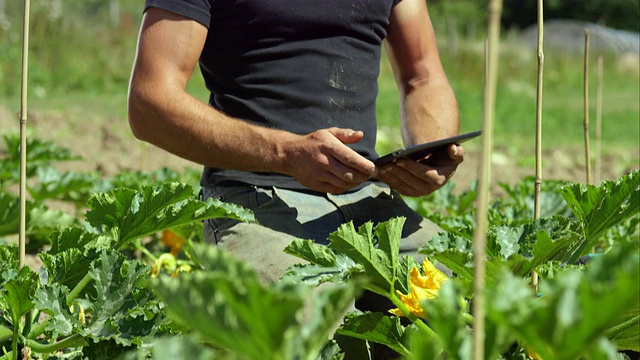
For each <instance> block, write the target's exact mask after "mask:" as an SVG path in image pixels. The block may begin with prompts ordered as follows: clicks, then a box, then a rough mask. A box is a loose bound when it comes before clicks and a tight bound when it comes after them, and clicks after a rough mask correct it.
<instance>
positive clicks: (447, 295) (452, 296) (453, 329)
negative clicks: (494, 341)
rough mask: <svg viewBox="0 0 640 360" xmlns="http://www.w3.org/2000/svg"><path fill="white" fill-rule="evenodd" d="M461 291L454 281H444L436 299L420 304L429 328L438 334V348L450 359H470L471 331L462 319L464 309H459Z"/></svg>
mask: <svg viewBox="0 0 640 360" xmlns="http://www.w3.org/2000/svg"><path fill="white" fill-rule="evenodd" d="M461 289H462V287H461V286H459V285H458V283H456V282H455V281H452V280H448V281H445V282H444V283H443V284H442V287H441V288H440V290H439V291H438V297H437V298H435V299H432V300H427V301H424V302H422V304H421V305H422V308H423V309H424V311H425V314H426V318H427V320H428V323H429V326H430V327H431V328H432V329H433V330H434V331H435V332H436V333H437V334H438V337H439V339H440V346H442V349H443V350H444V352H445V353H446V354H447V355H448V356H449V358H451V359H469V358H471V331H470V330H469V329H468V328H467V326H466V323H465V320H464V318H463V317H462V313H463V311H465V309H463V308H462V307H461V301H464V300H463V292H462V290H461ZM487 358H488V359H493V358H494V357H487Z"/></svg>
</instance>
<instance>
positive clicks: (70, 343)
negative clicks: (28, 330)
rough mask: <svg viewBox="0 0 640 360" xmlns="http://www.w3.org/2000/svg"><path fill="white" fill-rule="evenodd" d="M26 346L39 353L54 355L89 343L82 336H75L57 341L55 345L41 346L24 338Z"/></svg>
mask: <svg viewBox="0 0 640 360" xmlns="http://www.w3.org/2000/svg"><path fill="white" fill-rule="evenodd" d="M23 341H24V345H25V346H28V347H30V348H31V350H33V351H35V352H38V353H45V354H48V353H52V352H56V351H58V350H62V349H67V348H74V347H79V346H86V345H87V341H86V340H85V339H84V337H82V335H80V334H73V335H71V336H69V337H67V338H64V339H62V340H60V341H56V342H55V343H53V344H41V343H39V342H37V341H35V340H32V339H26V338H23Z"/></svg>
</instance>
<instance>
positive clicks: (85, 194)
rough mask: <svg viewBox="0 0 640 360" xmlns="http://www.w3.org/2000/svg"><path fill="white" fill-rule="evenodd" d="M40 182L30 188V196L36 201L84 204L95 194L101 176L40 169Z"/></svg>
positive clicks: (38, 174) (37, 173)
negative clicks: (95, 186)
mask: <svg viewBox="0 0 640 360" xmlns="http://www.w3.org/2000/svg"><path fill="white" fill-rule="evenodd" d="M36 175H37V177H38V182H36V183H34V184H33V185H31V186H29V187H28V190H29V194H30V195H31V196H32V197H33V199H35V200H36V201H43V200H46V199H55V200H62V201H71V202H75V203H78V204H84V203H86V202H87V200H89V198H90V197H91V195H92V194H93V193H94V190H93V188H94V184H96V183H97V182H98V181H99V179H100V176H99V174H97V173H80V172H75V171H67V172H65V173H60V172H59V171H58V170H56V169H54V168H52V167H46V168H38V169H37V172H36Z"/></svg>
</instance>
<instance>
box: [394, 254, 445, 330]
mask: <svg viewBox="0 0 640 360" xmlns="http://www.w3.org/2000/svg"><path fill="white" fill-rule="evenodd" d="M422 269H423V270H424V276H423V275H422V274H421V273H420V270H418V268H417V267H415V266H414V267H413V269H411V272H410V274H409V286H410V287H411V293H410V294H407V295H404V294H402V293H401V292H400V291H397V290H396V292H397V293H398V296H399V297H400V301H402V303H403V304H404V305H405V306H406V307H407V309H409V312H411V314H413V315H415V316H418V317H420V318H423V319H424V318H425V317H426V315H425V313H424V310H423V309H422V306H421V305H420V302H422V301H424V300H428V299H434V298H435V297H436V296H438V291H439V290H440V286H441V285H442V283H443V282H444V281H445V280H447V276H446V275H445V274H443V273H442V272H441V271H440V270H438V269H437V268H436V267H435V266H434V265H433V264H432V263H431V262H430V261H429V260H428V259H426V258H425V259H424V261H423V262H422ZM389 312H390V313H392V314H395V315H398V316H404V313H403V312H402V310H400V309H398V308H396V309H391V310H389Z"/></svg>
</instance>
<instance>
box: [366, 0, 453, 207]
mask: <svg viewBox="0 0 640 360" xmlns="http://www.w3.org/2000/svg"><path fill="white" fill-rule="evenodd" d="M385 46H386V47H385V49H386V50H387V54H388V56H389V59H390V62H391V65H392V68H393V72H394V75H395V77H396V83H397V85H398V90H399V92H400V101H401V103H400V115H401V121H402V137H403V140H404V143H405V145H414V144H419V143H422V142H426V141H431V140H437V139H442V138H445V137H449V136H453V135H456V134H458V128H459V121H458V106H457V102H456V98H455V95H454V93H453V90H452V89H451V86H450V85H449V82H448V80H447V77H446V75H445V73H444V70H443V68H442V64H441V62H440V57H439V55H438V49H437V44H436V40H435V35H434V32H433V27H432V25H431V20H430V18H429V14H428V11H427V7H426V3H425V1H424V0H403V1H401V2H400V3H398V5H396V6H395V7H394V9H393V12H392V14H391V18H390V24H389V28H388V35H387V39H386V42H385ZM447 150H448V153H447V154H445V156H443V157H442V158H439V159H438V161H437V162H435V163H434V162H432V163H430V165H431V166H428V165H425V164H421V163H418V162H415V161H410V160H400V161H398V162H397V163H396V164H390V165H387V166H383V167H382V168H381V169H380V175H379V176H378V177H379V178H380V179H381V180H383V181H385V182H386V183H388V184H389V185H390V186H392V187H393V188H395V189H396V190H398V191H399V192H400V193H402V194H405V195H409V196H423V195H428V194H430V193H431V192H433V191H435V190H437V189H438V188H440V187H441V186H442V185H444V184H445V182H446V181H447V180H448V179H449V178H450V177H451V176H452V175H453V173H454V172H455V169H456V167H457V166H458V164H459V163H460V162H462V160H463V157H464V150H463V149H462V147H461V146H456V145H454V146H451V147H450V148H448V149H447Z"/></svg>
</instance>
